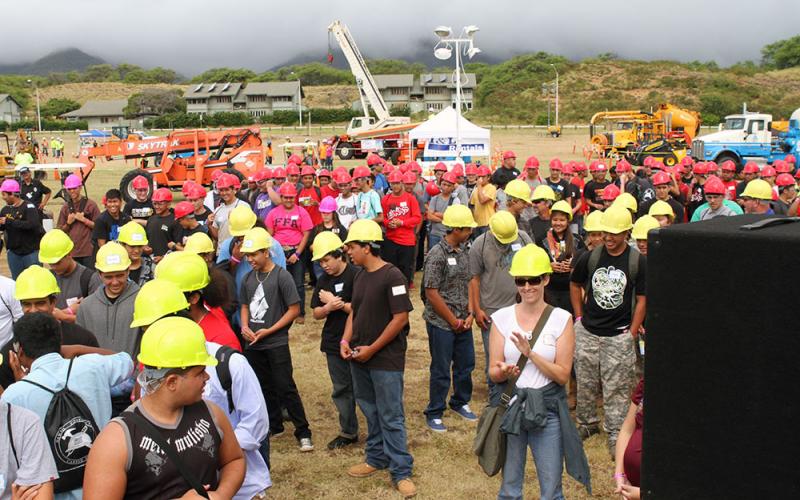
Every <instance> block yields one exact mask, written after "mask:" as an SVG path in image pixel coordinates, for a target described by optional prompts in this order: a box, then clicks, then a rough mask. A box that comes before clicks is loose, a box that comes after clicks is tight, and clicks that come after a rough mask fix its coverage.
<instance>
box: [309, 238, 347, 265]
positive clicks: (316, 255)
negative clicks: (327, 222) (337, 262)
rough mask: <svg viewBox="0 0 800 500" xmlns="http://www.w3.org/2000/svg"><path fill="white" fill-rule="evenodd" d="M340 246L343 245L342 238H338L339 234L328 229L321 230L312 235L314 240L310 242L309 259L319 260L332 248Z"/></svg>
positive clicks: (336, 248)
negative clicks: (310, 253) (310, 252)
mask: <svg viewBox="0 0 800 500" xmlns="http://www.w3.org/2000/svg"><path fill="white" fill-rule="evenodd" d="M342 246H344V243H342V239H341V238H339V235H336V234H333V233H332V232H330V231H322V232H321V233H319V234H318V235H317V236H316V237H314V242H313V243H312V244H311V250H312V252H313V253H312V255H311V260H315V261H316V260H319V259H321V258H323V257H325V256H326V255H328V254H329V253H331V252H333V251H334V250H339V249H340V248H342Z"/></svg>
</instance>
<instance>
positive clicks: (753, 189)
mask: <svg viewBox="0 0 800 500" xmlns="http://www.w3.org/2000/svg"><path fill="white" fill-rule="evenodd" d="M772 193H773V191H772V186H770V185H769V182H767V181H765V180H763V179H753V180H752V181H750V182H748V183H747V185H746V186H745V187H744V192H742V196H741V197H742V198H755V199H757V200H772Z"/></svg>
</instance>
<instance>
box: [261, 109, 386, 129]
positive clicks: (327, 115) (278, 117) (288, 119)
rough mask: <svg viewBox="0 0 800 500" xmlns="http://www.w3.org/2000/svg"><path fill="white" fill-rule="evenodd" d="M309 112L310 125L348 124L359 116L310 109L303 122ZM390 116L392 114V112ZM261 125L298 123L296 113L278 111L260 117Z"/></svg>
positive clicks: (351, 112)
mask: <svg viewBox="0 0 800 500" xmlns="http://www.w3.org/2000/svg"><path fill="white" fill-rule="evenodd" d="M309 112H310V113H311V123H312V124H318V125H319V124H328V123H341V122H349V121H350V119H351V118H353V117H356V116H360V115H361V113H360V112H358V111H355V110H353V109H351V108H339V109H325V108H311V109H307V110H305V111H303V120H307V119H308V113H309ZM392 114H394V112H393V113H392ZM261 123H263V124H265V125H283V126H292V125H298V124H299V123H300V122H299V119H298V116H297V111H288V110H280V111H274V112H273V113H272V114H271V115H266V116H262V117H261Z"/></svg>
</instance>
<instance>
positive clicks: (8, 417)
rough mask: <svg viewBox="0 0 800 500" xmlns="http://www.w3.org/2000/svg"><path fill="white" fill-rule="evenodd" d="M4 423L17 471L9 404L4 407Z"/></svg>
mask: <svg viewBox="0 0 800 500" xmlns="http://www.w3.org/2000/svg"><path fill="white" fill-rule="evenodd" d="M6 423H7V424H8V440H9V441H10V442H11V452H12V453H13V454H14V461H15V462H16V463H17V470H19V457H17V447H16V446H14V432H13V431H12V430H11V404H10V403H9V404H7V405H6Z"/></svg>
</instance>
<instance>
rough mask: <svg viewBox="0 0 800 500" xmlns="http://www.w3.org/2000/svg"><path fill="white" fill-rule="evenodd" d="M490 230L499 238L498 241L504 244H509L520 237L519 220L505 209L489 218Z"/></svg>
mask: <svg viewBox="0 0 800 500" xmlns="http://www.w3.org/2000/svg"><path fill="white" fill-rule="evenodd" d="M489 230H490V231H491V232H492V234H493V235H494V237H495V238H497V241H499V242H500V243H502V244H503V245H508V244H509V243H511V242H513V241H515V240H516V239H517V237H519V229H518V227H517V220H516V219H515V218H514V216H513V215H511V213H510V212H506V211H505V210H501V211H499V212H497V213H495V214H494V215H492V218H491V219H489Z"/></svg>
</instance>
